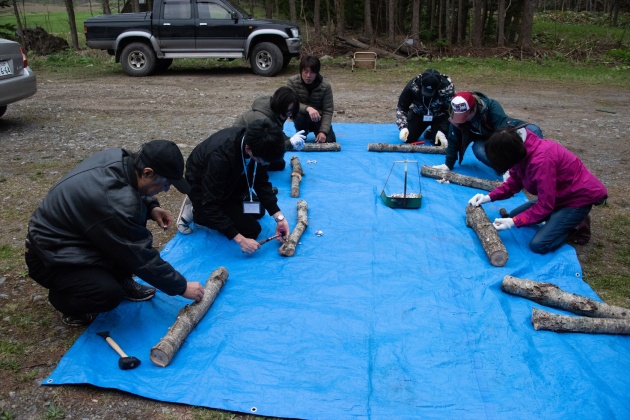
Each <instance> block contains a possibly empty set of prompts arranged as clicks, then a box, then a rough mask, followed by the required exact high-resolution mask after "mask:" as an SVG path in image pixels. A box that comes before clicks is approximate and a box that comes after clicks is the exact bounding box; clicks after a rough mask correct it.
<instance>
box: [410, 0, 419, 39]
mask: <svg viewBox="0 0 630 420" xmlns="http://www.w3.org/2000/svg"><path fill="white" fill-rule="evenodd" d="M411 37H412V38H413V41H414V43H416V42H418V41H419V40H420V0H413V3H412V5H411Z"/></svg>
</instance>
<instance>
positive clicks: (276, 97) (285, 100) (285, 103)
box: [271, 86, 300, 116]
mask: <svg viewBox="0 0 630 420" xmlns="http://www.w3.org/2000/svg"><path fill="white" fill-rule="evenodd" d="M291 104H293V109H292V110H291V113H292V114H293V116H295V115H296V114H297V113H298V111H299V109H300V99H299V98H298V96H297V93H295V92H294V91H293V89H291V88H290V87H288V86H282V87H281V88H278V90H276V92H275V93H274V94H273V96H272V97H271V110H272V111H273V113H274V114H276V115H286V112H287V110H288V109H289V105H291Z"/></svg>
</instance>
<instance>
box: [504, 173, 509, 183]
mask: <svg viewBox="0 0 630 420" xmlns="http://www.w3.org/2000/svg"><path fill="white" fill-rule="evenodd" d="M509 177H510V171H507V172H505V173H504V174H503V182H505V181H507V180H508V178H509Z"/></svg>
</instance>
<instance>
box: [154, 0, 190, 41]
mask: <svg viewBox="0 0 630 420" xmlns="http://www.w3.org/2000/svg"><path fill="white" fill-rule="evenodd" d="M193 1H194V0H164V1H163V2H162V8H161V10H160V16H159V20H158V23H157V31H158V42H159V44H160V48H161V50H162V52H164V53H182V52H190V51H194V49H195V25H194V18H193V9H192V2H193Z"/></svg>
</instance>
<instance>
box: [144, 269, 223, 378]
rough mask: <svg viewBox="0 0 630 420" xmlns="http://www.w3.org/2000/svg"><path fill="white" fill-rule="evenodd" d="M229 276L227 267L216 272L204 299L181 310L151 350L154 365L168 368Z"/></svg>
mask: <svg viewBox="0 0 630 420" xmlns="http://www.w3.org/2000/svg"><path fill="white" fill-rule="evenodd" d="M228 275H229V273H228V271H227V269H226V268H225V267H219V268H217V269H216V270H214V271H213V272H212V274H211V275H210V278H208V281H207V282H206V286H205V291H204V294H203V299H202V300H201V301H199V302H194V303H192V304H190V305H186V306H184V307H183V308H182V309H180V310H179V313H178V314H177V319H176V320H175V323H173V325H172V326H171V327H170V328H169V329H168V332H167V333H166V335H165V336H164V337H162V339H161V340H160V341H159V342H158V343H157V344H156V345H155V346H153V348H151V361H152V362H153V363H155V364H156V365H158V366H160V367H165V366H168V364H169V363H171V360H173V357H175V354H176V353H177V351H178V350H179V348H180V347H181V345H182V343H183V342H184V340H185V339H186V337H188V334H189V333H190V331H192V329H193V328H195V326H196V325H197V324H198V323H199V321H200V320H201V318H203V316H204V315H205V314H206V312H208V309H209V308H210V306H212V303H214V300H215V299H216V297H217V295H218V294H219V291H220V290H221V288H222V287H223V285H224V284H225V282H226V280H227V278H228Z"/></svg>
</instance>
